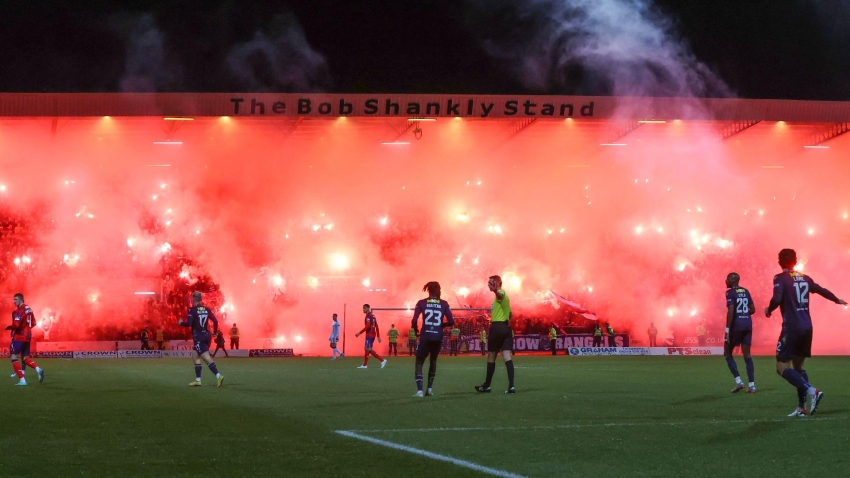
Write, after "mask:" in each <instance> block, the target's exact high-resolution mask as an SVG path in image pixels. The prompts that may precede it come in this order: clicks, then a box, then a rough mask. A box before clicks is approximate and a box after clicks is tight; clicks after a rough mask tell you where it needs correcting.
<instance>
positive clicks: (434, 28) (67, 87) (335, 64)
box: [0, 0, 850, 100]
mask: <svg viewBox="0 0 850 478" xmlns="http://www.w3.org/2000/svg"><path fill="white" fill-rule="evenodd" d="M582 4H584V5H586V4H588V2H587V1H582V0H576V1H567V0H561V1H544V0H534V1H527V2H509V1H504V0H490V1H486V0H448V1H426V0H419V1H415V2H414V1H382V0H374V1H331V0H306V1H288V2H286V1H262V2H261V1H256V0H247V1H238V2H237V1H213V0H181V1H169V2H108V1H107V2H86V3H85V5H84V6H81V5H80V4H79V2H42V1H38V2H3V5H2V6H0V91H5V92H24V91H29V92H91V91H104V92H111V91H198V92H207V91H281V92H292V91H328V92H357V93H361V92H375V93H459V94H460V93H463V94H509V93H514V94H518V93H527V94H531V93H539V94H599V95H611V94H623V92H624V91H626V92H628V93H630V94H642V95H669V94H671V92H674V93H677V94H692V95H696V96H739V97H745V98H788V99H817V100H850V28H847V25H850V1H846V0H832V1H829V0H823V1H814V0H811V1H809V0H780V1H777V0H770V1H767V0H759V1H746V2H741V1H721V0H712V1H697V2H695V1H687V2H686V1H674V0H658V1H655V2H646V1H632V2H629V1H615V0H600V2H599V4H610V5H615V6H616V7H617V8H621V7H622V8H625V9H626V10H625V11H628V9H629V8H641V7H642V6H645V7H647V8H649V10H650V11H651V15H650V16H651V17H652V18H655V19H656V20H657V19H659V18H661V19H663V20H662V23H663V24H664V25H667V26H669V28H667V29H666V31H667V32H668V33H669V34H670V35H671V38H673V39H674V40H675V43H678V44H679V45H683V46H684V49H685V50H686V52H688V54H691V53H692V57H693V58H694V59H695V61H697V62H699V63H700V64H702V65H704V66H705V67H706V71H710V72H711V75H714V76H716V78H717V79H718V80H719V81H721V82H722V83H723V84H724V85H725V86H726V88H725V89H724V88H717V87H713V86H710V87H708V88H695V89H693V91H691V90H687V91H690V93H688V92H687V91H686V92H685V93H682V88H681V87H680V86H681V85H680V86H679V87H676V88H672V89H671V88H668V87H666V86H664V85H666V84H667V82H668V81H669V80H668V79H665V78H664V76H665V73H663V72H662V73H661V74H660V75H659V76H660V77H661V79H659V80H658V82H659V83H660V84H662V87H660V88H659V87H658V85H657V84H655V83H653V85H651V86H647V87H644V86H643V85H644V83H645V78H644V79H643V80H640V81H636V83H640V85H641V86H639V87H635V88H627V89H625V90H624V89H623V87H622V83H621V86H617V82H618V81H620V80H621V79H622V77H623V76H624V71H625V72H628V71H630V68H632V67H633V66H634V65H630V64H629V63H628V61H626V64H625V66H623V59H622V57H621V58H620V68H618V69H615V70H611V71H602V70H604V67H602V66H600V65H607V64H608V63H606V62H608V61H609V60H608V59H607V58H605V57H604V55H603V57H599V56H594V57H593V58H592V59H591V60H587V59H586V58H579V59H575V58H573V57H572V56H571V52H569V54H568V55H567V56H571V61H568V62H566V64H560V65H557V66H552V64H549V63H547V62H546V61H544V62H543V63H544V66H543V67H542V69H543V70H545V71H544V73H543V75H544V76H545V79H544V80H543V81H532V80H529V77H528V74H527V71H520V70H521V69H519V70H518V68H517V65H521V64H523V61H524V58H525V57H526V54H527V52H529V51H537V50H538V46H539V45H537V44H536V43H535V42H536V41H538V40H539V38H538V39H535V34H536V33H538V32H539V30H540V29H541V28H543V26H544V25H546V24H547V23H546V17H547V15H548V13H549V12H551V11H552V10H553V9H554V10H558V9H559V8H561V7H563V6H564V5H567V6H570V7H572V6H574V5H578V6H579V7H580V6H581V5H582ZM623 6H624V7H623ZM594 8H595V7H594ZM529 10H531V11H532V13H531V14H522V13H521V12H525V13H528V11H529ZM571 12H572V13H570V15H573V13H575V12H573V11H572V10H571ZM576 15H578V18H579V21H581V20H580V19H581V18H582V17H581V13H578V14H576ZM626 17H627V18H633V16H632V15H626ZM570 18H571V19H573V20H575V19H576V16H571V17H570ZM548 25H549V26H551V23H549V24H548ZM626 31H628V29H626ZM626 34H628V33H626ZM574 38H575V36H574V32H573V31H571V30H570V29H569V28H568V29H566V31H565V32H562V34H561V36H559V37H558V40H557V41H556V43H558V42H560V43H558V44H560V45H562V46H564V48H565V50H570V49H571V48H574V46H575V45H574V44H573V43H572V42H571V40H573V39H574ZM609 38H610V35H609V34H608V33H606V32H605V31H604V30H602V31H601V33H600V34H599V35H598V36H596V37H593V39H592V40H593V41H594V42H596V45H597V46H598V44H599V43H600V42H601V43H603V44H604V43H605V42H606V41H607V40H608V39H609ZM617 41H619V42H620V45H622V44H623V38H622V37H621V38H619V39H618V40H617ZM627 55H628V53H627ZM544 56H545V55H544ZM550 56H551V55H550ZM550 59H551V58H550ZM650 61H651V60H650ZM553 64H557V62H554V63H553ZM642 66H646V65H642ZM685 67H686V68H688V66H687V65H686V66H685ZM653 68H655V66H653V65H650V66H649V70H648V71H654V70H653ZM538 71H539V70H538ZM644 71H646V70H644ZM625 76H627V77H629V75H628V74H626V75H625ZM625 81H626V82H627V83H628V81H629V78H626V80H625ZM712 81H713V80H712Z"/></svg>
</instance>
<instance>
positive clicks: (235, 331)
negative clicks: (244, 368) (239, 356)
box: [230, 322, 239, 350]
mask: <svg viewBox="0 0 850 478" xmlns="http://www.w3.org/2000/svg"><path fill="white" fill-rule="evenodd" d="M233 349H236V350H239V328H238V327H236V322H234V323H233V327H231V328H230V350H233Z"/></svg>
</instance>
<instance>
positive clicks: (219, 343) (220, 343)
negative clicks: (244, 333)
mask: <svg viewBox="0 0 850 478" xmlns="http://www.w3.org/2000/svg"><path fill="white" fill-rule="evenodd" d="M219 350H224V356H225V357H229V355H227V347H225V346H224V334H223V333H221V331H220V330H219V331H218V333H217V334H215V350H213V353H212V356H213V357H215V354H217V353H218V351H219Z"/></svg>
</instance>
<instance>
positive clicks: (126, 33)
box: [110, 13, 182, 93]
mask: <svg viewBox="0 0 850 478" xmlns="http://www.w3.org/2000/svg"><path fill="white" fill-rule="evenodd" d="M110 24H111V25H112V27H113V29H114V30H115V32H116V33H117V34H118V35H119V36H120V37H121V38H122V39H123V41H124V45H125V50H126V55H125V59H124V63H125V68H124V74H123V75H122V77H121V79H120V81H119V87H120V89H121V91H124V92H137V93H143V92H154V91H175V90H180V89H181V84H182V68H181V66H180V64H179V63H178V62H177V61H175V60H174V58H171V57H169V55H168V53H167V51H166V46H165V38H164V35H163V33H162V31H160V30H159V28H157V25H156V19H155V18H154V17H153V15H150V14H141V15H136V14H127V13H125V14H119V15H115V16H113V17H112V18H111V19H110Z"/></svg>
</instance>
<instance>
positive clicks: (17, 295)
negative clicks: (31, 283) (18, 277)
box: [7, 292, 24, 300]
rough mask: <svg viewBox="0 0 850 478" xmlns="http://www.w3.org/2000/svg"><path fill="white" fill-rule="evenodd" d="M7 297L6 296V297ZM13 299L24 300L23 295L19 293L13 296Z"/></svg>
mask: <svg viewBox="0 0 850 478" xmlns="http://www.w3.org/2000/svg"><path fill="white" fill-rule="evenodd" d="M7 297H8V296H7ZM15 298H16V299H21V300H24V294H21V293H20V292H18V293H17V294H15Z"/></svg>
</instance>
